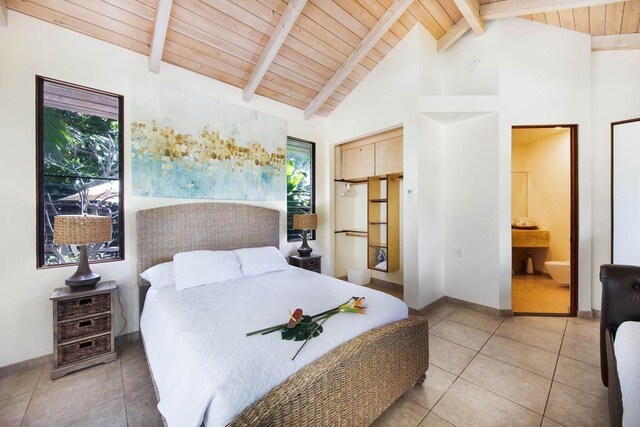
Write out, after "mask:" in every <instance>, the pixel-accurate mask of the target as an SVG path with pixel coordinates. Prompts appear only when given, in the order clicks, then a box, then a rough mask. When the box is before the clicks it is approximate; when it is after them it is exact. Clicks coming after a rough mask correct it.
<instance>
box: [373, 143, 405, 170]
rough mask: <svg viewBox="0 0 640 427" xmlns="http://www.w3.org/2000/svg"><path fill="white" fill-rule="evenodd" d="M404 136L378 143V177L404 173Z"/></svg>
mask: <svg viewBox="0 0 640 427" xmlns="http://www.w3.org/2000/svg"><path fill="white" fill-rule="evenodd" d="M402 165H403V158H402V134H401V135H400V136H397V137H395V138H392V139H387V140H385V141H380V142H376V176H381V175H390V174H394V173H402Z"/></svg>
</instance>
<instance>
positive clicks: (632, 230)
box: [611, 118, 640, 265]
mask: <svg viewBox="0 0 640 427" xmlns="http://www.w3.org/2000/svg"><path fill="white" fill-rule="evenodd" d="M611 126H612V132H611V133H612V141H611V144H612V150H611V156H612V159H611V181H612V182H611V193H612V194H611V229H612V233H611V240H612V241H611V262H612V263H614V264H630V265H640V118H639V119H635V120H632V121H625V122H618V123H613V124H612V125H611Z"/></svg>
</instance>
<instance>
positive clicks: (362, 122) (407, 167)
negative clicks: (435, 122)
mask: <svg viewBox="0 0 640 427" xmlns="http://www.w3.org/2000/svg"><path fill="white" fill-rule="evenodd" d="M435 46H436V42H435V40H434V39H433V38H432V37H431V36H430V35H429V34H428V33H427V32H426V30H425V29H424V28H423V27H421V26H416V27H414V28H413V29H412V30H411V31H410V32H409V34H407V36H405V38H404V39H403V40H402V41H401V42H400V43H399V44H398V45H397V46H396V47H395V48H394V49H393V50H392V51H391V52H390V53H389V54H388V55H387V56H386V57H385V58H384V60H382V61H381V62H380V63H379V64H378V65H377V66H376V68H375V69H374V70H373V71H372V72H371V73H370V74H369V75H368V76H367V78H366V79H365V80H363V81H362V82H361V83H360V84H359V85H358V87H357V88H356V89H355V90H354V91H353V92H352V93H351V94H350V95H349V97H348V98H347V99H345V100H344V101H343V102H342V103H341V104H340V106H338V108H337V109H336V110H335V111H334V112H333V113H332V114H331V116H329V118H328V123H327V125H328V126H327V140H328V141H329V143H330V144H334V145H335V144H340V143H342V142H345V141H349V140H352V139H355V138H358V137H362V136H367V135H370V134H374V133H377V132H380V131H382V130H387V129H393V128H395V127H398V126H403V127H404V180H403V190H404V191H403V194H402V212H403V218H402V220H403V221H402V222H403V233H402V236H401V245H402V252H403V253H404V256H403V269H404V271H403V272H404V274H403V276H404V278H403V279H404V300H405V302H406V303H407V305H409V306H410V307H413V308H421V307H423V306H425V305H426V304H428V303H429V302H431V301H433V299H434V298H433V296H431V295H432V294H433V291H432V290H433V289H442V284H441V283H433V282H432V281H431V280H427V279H426V278H423V277H421V276H420V268H421V267H420V265H421V262H420V261H421V260H422V258H421V254H422V251H423V250H424V248H423V246H422V245H420V244H419V239H416V235H417V234H418V232H419V231H418V230H419V227H418V223H419V222H421V223H422V221H423V218H421V216H420V215H421V212H420V207H421V206H422V205H421V203H422V201H421V200H422V197H423V194H425V193H423V192H422V188H421V185H422V181H421V178H420V177H421V174H422V169H421V167H422V165H421V159H422V158H423V151H422V150H423V144H424V143H425V141H424V135H423V127H422V124H421V120H422V117H421V115H420V114H418V110H417V99H418V98H417V97H418V95H419V94H420V93H419V92H420V91H423V92H426V93H429V94H436V93H439V92H440V91H441V81H440V71H439V70H440V66H441V58H440V57H439V56H438V55H437V54H436V51H435ZM426 75H431V76H433V78H429V79H424V78H423V77H424V76H426ZM332 178H333V177H332ZM433 185H435V183H434V184H433ZM409 190H411V191H412V193H413V200H412V201H410V200H409V199H408V198H407V197H406V195H407V192H408V191H409ZM436 256H437V255H436ZM432 279H433V280H441V278H438V276H437V275H436V276H434V277H433V278H432ZM436 295H437V296H436V298H437V297H440V296H442V294H441V293H439V292H438V291H436Z"/></svg>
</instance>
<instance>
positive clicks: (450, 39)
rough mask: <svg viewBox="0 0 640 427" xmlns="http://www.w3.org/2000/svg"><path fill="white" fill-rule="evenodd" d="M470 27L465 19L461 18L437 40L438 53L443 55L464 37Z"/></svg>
mask: <svg viewBox="0 0 640 427" xmlns="http://www.w3.org/2000/svg"><path fill="white" fill-rule="evenodd" d="M470 29H471V27H470V26H469V23H468V22H467V20H466V19H464V18H462V19H461V20H459V21H458V22H457V23H456V24H455V25H454V26H453V27H451V28H450V29H449V31H447V32H446V33H445V34H444V35H443V36H442V37H440V38H439V39H438V44H437V48H438V53H444V51H445V50H447V49H449V47H451V45H453V44H454V43H455V42H456V41H458V39H459V38H460V37H462V36H464V35H465V33H466V32H467V31H469V30H470Z"/></svg>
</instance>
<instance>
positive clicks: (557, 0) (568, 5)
mask: <svg viewBox="0 0 640 427" xmlns="http://www.w3.org/2000/svg"><path fill="white" fill-rule="evenodd" d="M619 2H620V0H505V1H500V2H496V3H488V4H483V5H480V18H482V19H483V20H484V21H489V20H491V19H500V18H510V17H513V16H523V15H531V14H535V13H544V12H553V11H557V10H565V9H574V8H578V7H589V6H597V5H602V4H609V3H619ZM456 3H457V2H456Z"/></svg>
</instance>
